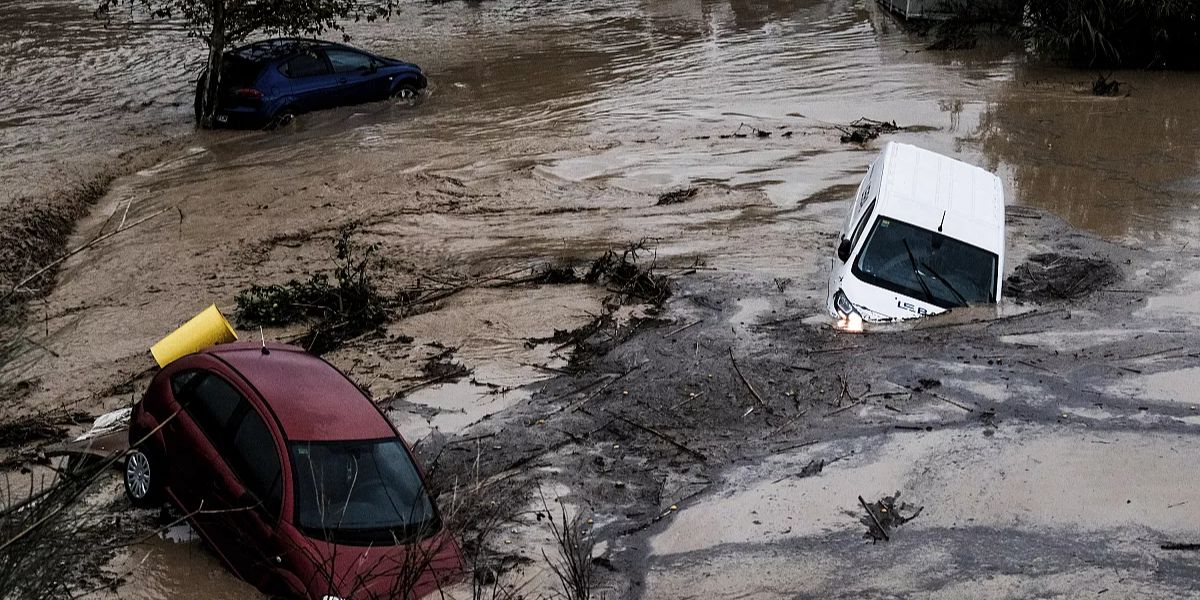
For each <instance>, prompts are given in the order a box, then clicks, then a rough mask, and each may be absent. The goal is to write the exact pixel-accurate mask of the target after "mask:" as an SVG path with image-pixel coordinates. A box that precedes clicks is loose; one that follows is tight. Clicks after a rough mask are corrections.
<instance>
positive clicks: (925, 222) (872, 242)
mask: <svg viewBox="0 0 1200 600" xmlns="http://www.w3.org/2000/svg"><path fill="white" fill-rule="evenodd" d="M839 240H840V241H839V243H838V246H837V256H836V257H835V258H834V261H833V269H832V270H831V272H830V275H829V294H828V299H827V308H828V310H829V314H830V315H832V316H833V317H834V318H836V319H837V320H838V326H839V327H840V328H842V329H846V330H852V331H860V330H861V329H862V324H863V322H864V321H866V322H869V323H875V322H882V321H892V320H898V319H909V318H913V317H922V316H925V315H932V314H937V313H940V312H942V311H945V310H947V309H949V308H954V307H958V306H967V305H978V304H994V303H997V302H999V301H1000V292H1001V290H1000V286H1001V277H1002V274H1003V272H1004V189H1003V187H1002V185H1001V183H1000V178H999V177H996V176H995V175H994V174H992V173H989V172H987V171H985V170H983V169H980V168H979V167H974V166H971V165H968V164H966V163H964V162H960V161H957V160H954V159H952V158H948V157H945V156H942V155H940V154H937V153H934V152H930V151H928V150H922V149H921V148H917V147H915V146H910V145H908V144H898V143H895V142H890V143H888V145H887V146H886V147H885V148H884V149H883V153H882V154H881V155H880V156H879V158H877V159H875V162H874V163H872V164H871V167H870V168H869V169H868V170H867V176H866V178H865V179H863V182H862V184H861V185H860V186H859V187H858V193H857V194H856V195H855V197H854V202H853V203H852V206H851V208H850V214H849V215H847V217H846V222H845V224H843V225H842V230H841V236H840V237H839Z"/></svg>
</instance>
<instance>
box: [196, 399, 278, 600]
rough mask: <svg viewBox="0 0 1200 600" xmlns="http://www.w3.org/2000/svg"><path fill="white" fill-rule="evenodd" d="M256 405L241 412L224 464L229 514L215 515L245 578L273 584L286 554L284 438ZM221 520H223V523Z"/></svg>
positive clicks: (220, 536) (261, 584)
mask: <svg viewBox="0 0 1200 600" xmlns="http://www.w3.org/2000/svg"><path fill="white" fill-rule="evenodd" d="M270 419H271V417H270V416H269V415H264V414H263V413H262V412H260V411H259V410H258V409H257V408H256V407H255V406H254V405H253V404H252V403H249V402H248V403H246V406H245V409H244V410H243V411H242V412H241V413H240V414H238V415H235V417H234V421H233V422H232V423H231V426H230V437H229V446H228V447H227V449H226V451H225V452H224V453H223V454H222V462H221V464H220V465H218V468H217V471H218V472H219V482H220V487H221V491H220V493H221V495H223V496H224V497H225V498H226V500H225V504H227V505H228V506H230V510H229V511H228V512H223V513H220V514H215V515H212V517H211V518H210V519H209V520H210V523H212V525H211V526H210V528H212V529H214V530H215V531H218V534H217V536H215V537H216V541H217V543H220V544H223V545H224V546H225V547H224V548H222V550H221V552H222V554H223V555H225V556H226V557H227V558H228V560H229V561H230V562H231V563H232V564H233V566H234V569H235V570H236V571H237V572H238V573H239V574H240V575H241V576H242V578H243V579H245V580H246V581H249V582H250V583H252V584H254V585H256V586H258V587H260V588H264V589H265V588H269V587H271V584H272V582H273V581H274V580H275V579H276V578H275V577H274V575H275V570H276V569H277V568H278V562H279V560H278V557H279V555H280V554H281V551H280V548H279V546H280V544H279V542H278V540H277V535H276V529H277V526H278V523H279V519H280V514H281V511H282V508H283V497H284V492H285V490H284V478H283V461H282V453H281V448H283V443H282V437H281V436H279V435H278V433H277V432H276V431H275V430H274V428H273V427H272V426H271V423H272V421H271V420H270ZM218 523H219V524H218Z"/></svg>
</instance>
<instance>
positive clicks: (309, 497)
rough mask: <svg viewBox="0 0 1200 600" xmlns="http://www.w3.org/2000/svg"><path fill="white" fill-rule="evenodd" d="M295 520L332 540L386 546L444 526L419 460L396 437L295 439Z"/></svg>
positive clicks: (300, 525) (303, 526)
mask: <svg viewBox="0 0 1200 600" xmlns="http://www.w3.org/2000/svg"><path fill="white" fill-rule="evenodd" d="M291 454H292V464H293V465H294V469H295V474H296V485H295V494H296V524H297V525H298V526H299V527H300V529H301V530H303V531H304V532H305V533H306V534H308V535H312V536H314V537H318V538H321V539H326V540H329V541H331V542H334V543H345V544H375V545H381V544H383V545H386V544H394V543H407V542H410V541H413V540H416V539H422V538H425V537H428V536H430V535H433V534H434V533H436V532H437V529H438V528H439V527H440V522H439V521H438V517H437V513H436V511H435V510H434V508H433V503H432V502H431V501H430V499H429V496H428V495H427V494H426V491H425V488H424V485H423V484H422V482H421V477H420V474H419V473H418V472H417V468H416V465H414V464H413V462H412V459H410V458H409V455H408V452H407V451H406V450H405V449H404V447H403V445H401V442H400V441H399V440H396V439H387V440H366V441H351V442H294V443H292V444H291Z"/></svg>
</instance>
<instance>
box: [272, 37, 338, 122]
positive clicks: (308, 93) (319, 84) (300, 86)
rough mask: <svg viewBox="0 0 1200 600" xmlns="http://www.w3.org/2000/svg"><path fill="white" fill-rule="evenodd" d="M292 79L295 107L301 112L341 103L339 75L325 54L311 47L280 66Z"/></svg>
mask: <svg viewBox="0 0 1200 600" xmlns="http://www.w3.org/2000/svg"><path fill="white" fill-rule="evenodd" d="M279 72H280V73H283V75H284V76H285V77H287V78H288V87H289V91H290V93H291V96H292V97H293V98H295V100H294V104H293V108H295V109H296V110H297V111H299V112H306V111H310V110H320V109H322V108H329V107H331V106H335V105H337V104H338V102H337V95H338V85H339V84H338V76H337V75H335V74H334V73H333V70H332V69H331V68H330V67H329V61H328V60H327V59H326V58H325V53H324V52H322V51H320V50H316V49H309V50H305V51H304V52H301V53H300V54H297V55H296V56H293V57H291V58H289V59H287V60H286V61H284V62H283V64H282V65H280V66H279Z"/></svg>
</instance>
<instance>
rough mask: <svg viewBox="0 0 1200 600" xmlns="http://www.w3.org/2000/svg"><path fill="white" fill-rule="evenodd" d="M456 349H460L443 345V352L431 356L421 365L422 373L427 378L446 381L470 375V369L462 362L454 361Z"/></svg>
mask: <svg viewBox="0 0 1200 600" xmlns="http://www.w3.org/2000/svg"><path fill="white" fill-rule="evenodd" d="M456 350H458V349H457V348H446V347H442V351H441V352H439V353H437V354H435V355H433V356H431V357H429V360H427V361H425V364H423V365H421V373H422V374H423V375H425V379H426V380H436V381H438V382H445V381H451V380H457V379H461V378H463V377H466V376H467V375H470V374H471V370H470V369H468V368H467V367H466V366H465V365H463V364H462V363H458V362H454V352H455V351H456Z"/></svg>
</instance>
